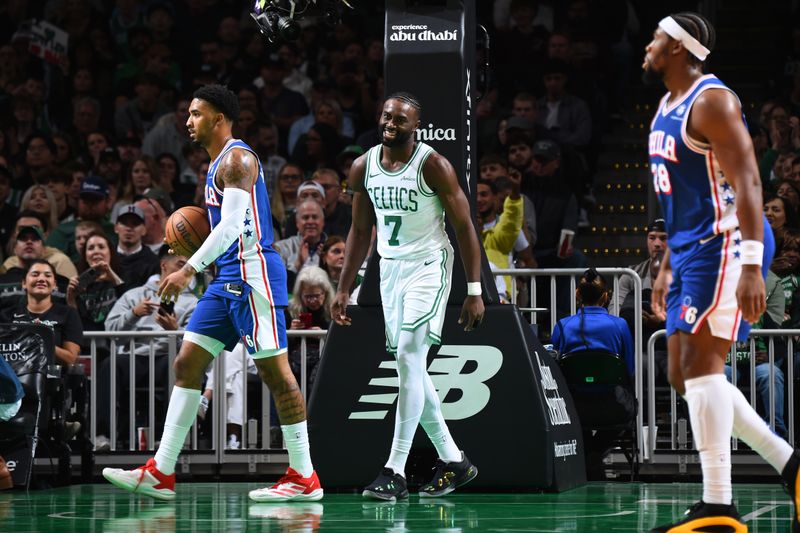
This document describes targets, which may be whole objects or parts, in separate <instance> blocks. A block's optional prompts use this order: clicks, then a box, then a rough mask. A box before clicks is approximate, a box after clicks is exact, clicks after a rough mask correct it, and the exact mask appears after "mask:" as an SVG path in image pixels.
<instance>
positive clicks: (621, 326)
mask: <svg viewBox="0 0 800 533" xmlns="http://www.w3.org/2000/svg"><path fill="white" fill-rule="evenodd" d="M575 293H576V297H577V300H578V312H577V313H576V314H575V315H573V316H568V317H566V318H562V319H561V320H559V321H558V322H556V325H555V327H554V328H553V335H552V343H553V348H554V349H556V350H557V351H558V353H560V354H562V355H563V354H566V353H570V352H579V351H582V350H604V351H607V352H612V353H615V354H617V355H619V356H620V357H622V359H623V360H624V361H625V365H626V366H627V368H628V374H630V375H631V376H633V371H634V364H635V356H634V352H633V338H632V337H631V332H630V330H629V329H628V324H627V323H626V322H625V320H623V319H621V318H619V317H617V316H613V315H609V314H608V309H606V307H605V306H606V305H607V304H608V290H607V289H606V280H605V279H604V278H603V276H601V275H600V274H598V273H597V271H596V270H595V269H594V268H590V269H588V270H587V271H586V272H584V273H583V277H581V281H580V283H579V284H578V288H577V290H576V291H575Z"/></svg>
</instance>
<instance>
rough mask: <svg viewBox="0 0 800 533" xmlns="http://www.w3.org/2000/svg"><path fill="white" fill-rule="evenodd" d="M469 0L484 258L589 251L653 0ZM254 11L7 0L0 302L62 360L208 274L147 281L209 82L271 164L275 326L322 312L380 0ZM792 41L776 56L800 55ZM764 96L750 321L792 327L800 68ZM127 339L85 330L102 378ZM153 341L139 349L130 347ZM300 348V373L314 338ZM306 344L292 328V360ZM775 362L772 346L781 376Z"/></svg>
mask: <svg viewBox="0 0 800 533" xmlns="http://www.w3.org/2000/svg"><path fill="white" fill-rule="evenodd" d="M477 4H478V6H477V9H478V18H479V19H480V20H481V21H482V22H483V24H484V25H486V26H487V27H488V28H489V29H490V33H491V34H492V40H493V42H494V43H495V49H494V52H493V57H492V62H493V69H494V82H493V84H492V85H491V86H490V89H489V91H488V93H487V94H486V95H484V97H483V99H481V100H480V101H479V102H478V103H477V107H476V112H477V129H478V139H479V142H478V149H479V150H478V151H479V169H480V179H479V181H478V187H477V220H476V224H477V227H478V228H479V229H480V233H481V236H482V238H483V243H484V246H485V249H486V254H487V257H488V258H489V261H490V263H491V266H492V268H494V269H502V268H509V267H512V268H513V267H515V266H517V267H524V268H532V267H537V266H539V267H545V268H569V267H585V266H588V263H589V261H588V260H587V258H586V257H585V256H584V255H583V254H582V253H581V251H580V250H579V249H578V247H571V248H569V249H568V250H566V252H565V253H561V252H560V251H559V250H557V248H558V244H559V239H560V236H561V234H562V231H563V230H569V231H573V232H576V231H578V230H579V229H580V228H581V227H584V226H586V224H587V214H588V213H590V212H591V208H592V205H593V201H594V199H593V196H592V193H591V187H592V179H593V175H594V173H595V172H596V169H597V165H598V155H599V153H600V149H601V141H602V136H603V134H604V133H605V132H606V131H608V130H609V128H610V127H611V125H612V124H613V121H614V120H616V119H618V118H619V115H620V113H621V112H622V111H623V110H624V109H625V106H626V105H628V104H629V102H626V97H627V95H628V92H627V91H628V90H629V87H630V86H631V80H632V77H633V76H635V75H636V72H637V68H638V63H637V58H638V57H639V56H640V55H641V54H640V51H641V50H642V49H643V45H644V43H645V42H646V41H647V40H648V39H649V33H648V32H649V29H647V28H650V27H654V24H651V22H654V21H656V20H657V19H658V16H659V15H663V13H661V8H657V7H654V6H651V7H646V6H637V7H636V9H634V7H633V6H632V4H631V3H630V2H625V1H622V0H620V1H613V2H597V1H593V0H569V1H567V2H555V1H541V2H540V1H536V0H495V1H494V2H477ZM250 7H251V4H250V3H247V2H241V1H239V0H116V1H110V0H109V1H102V0H69V1H66V0H47V1H43V2H25V1H9V2H6V3H5V4H3V5H2V6H0V27H2V31H0V254H2V256H3V258H4V262H3V263H2V267H0V309H3V310H4V313H5V314H4V315H3V319H4V320H8V321H14V320H21V319H22V317H21V315H22V314H25V315H26V316H25V317H24V318H25V319H36V320H40V321H45V320H48V321H51V322H53V323H54V325H55V329H56V331H57V335H56V344H57V346H58V348H57V349H56V359H57V361H58V362H59V363H61V364H70V363H74V362H75V361H76V360H77V358H78V355H79V354H84V355H85V354H88V353H89V348H90V346H89V342H88V341H87V339H86V338H85V337H84V335H83V333H84V332H88V331H130V330H134V331H159V330H164V331H167V330H177V329H181V328H183V327H184V326H185V325H186V323H187V321H188V318H189V316H190V315H191V312H192V309H193V302H195V301H196V299H197V298H198V297H199V296H200V295H201V294H202V291H203V288H204V286H205V283H206V280H205V279H203V277H202V276H199V277H198V280H197V283H195V284H193V285H192V286H191V287H190V290H187V291H186V293H185V294H183V295H181V297H180V298H179V299H178V302H177V304H176V306H175V308H174V309H164V308H163V307H161V306H160V305H159V302H158V299H157V297H156V296H155V289H156V287H157V285H158V280H159V278H160V276H163V275H165V274H168V273H170V272H172V271H174V270H175V269H176V268H180V266H181V265H182V264H183V262H185V260H186V258H185V257H182V256H175V255H170V254H169V253H167V251H166V249H165V248H164V247H163V240H164V234H165V229H164V228H165V222H166V220H167V218H168V217H169V215H170V214H171V213H172V212H174V210H175V209H177V208H179V207H183V206H188V205H198V206H203V205H204V201H205V194H204V186H205V182H206V181H205V180H206V172H207V170H208V166H209V158H208V154H207V153H206V151H205V150H204V149H202V148H200V147H198V146H194V145H192V144H191V143H190V141H189V137H188V134H187V130H186V127H185V122H186V118H187V116H188V107H189V103H190V101H191V95H192V93H193V91H194V89H196V88H197V87H199V86H201V85H203V84H209V83H221V84H225V85H227V86H228V87H229V88H231V89H232V90H233V91H234V92H236V94H237V95H238V97H239V103H240V106H241V113H240V116H239V120H238V122H237V123H236V125H235V128H234V133H235V135H236V137H238V138H241V139H243V140H245V141H246V142H247V143H248V144H249V145H250V146H252V147H253V149H254V150H255V152H256V153H257V154H258V156H259V159H260V161H261V164H262V166H263V169H264V177H265V180H266V183H267V188H268V191H269V195H270V203H271V209H272V215H273V220H272V224H273V230H274V238H275V248H276V249H277V250H278V252H279V253H280V255H281V257H282V258H283V260H284V263H285V265H286V268H287V271H288V273H289V281H288V288H289V292H290V293H291V294H292V299H291V304H290V305H289V307H288V309H287V310H286V312H287V315H288V316H287V324H290V325H291V326H290V327H291V328H317V327H318V328H322V329H325V328H327V326H328V324H329V322H330V316H329V306H330V303H331V300H332V296H333V292H334V291H335V289H336V287H337V285H338V279H339V275H340V273H341V269H342V262H343V257H344V252H345V239H346V237H347V233H348V230H349V226H350V223H351V212H350V204H351V200H352V197H351V195H350V194H349V193H348V191H347V188H346V183H345V181H344V180H345V178H346V176H347V173H348V171H349V168H350V165H351V164H352V162H353V160H354V159H356V158H357V157H359V156H360V155H362V154H363V153H364V152H365V151H366V150H368V149H369V148H370V147H371V146H373V145H374V144H376V143H377V142H378V132H377V127H376V120H375V117H376V113H377V112H378V110H379V109H380V106H381V105H382V98H383V95H384V79H383V59H384V49H383V42H384V41H383V34H382V28H383V6H382V2H358V8H357V9H356V10H354V11H352V12H350V11H348V12H346V13H345V16H344V18H343V20H341V21H340V23H339V24H337V25H335V26H326V25H325V24H324V23H322V22H321V21H315V20H311V19H309V20H308V21H307V23H305V24H304V27H303V31H302V33H301V36H300V38H299V40H298V41H297V42H293V43H283V44H279V45H270V44H269V43H268V42H267V41H266V40H265V39H264V38H263V36H262V35H260V33H259V32H258V30H257V28H256V26H255V25H254V24H253V23H252V21H251V20H250V18H249V10H250ZM33 19H38V20H46V21H49V22H51V23H52V24H54V25H56V26H57V27H59V28H62V29H63V30H65V31H66V32H67V33H68V34H69V47H68V53H67V54H66V55H64V56H63V57H60V58H58V59H57V61H54V62H45V61H43V60H42V59H41V58H39V57H37V56H35V55H34V54H32V53H30V52H29V51H28V44H29V40H30V38H31V28H30V21H31V20H33ZM795 32H797V30H795ZM795 41H797V39H795ZM795 57H797V53H796V52H795V55H789V56H788V59H787V64H786V66H787V68H789V67H790V66H794V67H795V70H797V69H796V66H797V61H798V60H797V59H794V58H795ZM775 91H776V92H775V93H774V94H772V95H765V96H766V97H774V98H771V99H768V98H765V102H764V103H763V105H762V106H761V108H760V109H759V113H758V115H757V116H755V117H748V121H749V125H750V129H751V131H752V133H753V139H754V144H755V147H756V157H757V158H758V161H759V166H760V170H761V177H762V180H763V184H764V190H765V200H764V202H765V203H764V208H765V212H766V214H767V217H768V220H769V223H770V226H771V228H772V230H773V231H774V233H775V236H776V240H777V242H778V243H779V248H778V253H777V254H776V257H775V261H774V263H773V265H772V267H771V271H772V273H773V274H774V276H773V278H772V283H771V284H770V287H771V291H772V292H771V294H773V295H774V297H773V298H771V299H770V302H771V303H770V309H769V311H768V313H767V314H766V315H765V317H764V318H763V324H762V325H761V326H762V327H798V325H800V292H798V288H800V218H798V209H800V118H799V117H800V104H798V102H800V96H798V94H800V77H797V76H795V77H794V78H793V79H792V80H791V82H790V83H789V86H783V85H778V86H776V89H775ZM424 105H425V102H423V106H424ZM432 105H435V103H433V104H432ZM423 113H424V110H423ZM645 156H646V154H644V153H642V154H641V157H645ZM648 229H649V233H648V237H647V239H648V241H647V249H648V257H647V258H646V259H645V260H644V262H642V263H641V264H638V265H636V266H635V269H636V271H637V272H638V273H639V274H640V276H641V277H642V279H643V280H644V285H643V288H644V290H645V291H648V290H649V289H650V285H651V282H652V279H653V277H654V275H655V272H656V270H655V268H657V265H658V264H659V261H660V255H659V254H660V253H663V250H664V247H665V245H666V241H665V233H664V228H663V223H661V225H659V223H658V221H655V222H653V223H652V224H651V225H650V226H649V228H648ZM619 266H626V265H619ZM654 267H655V268H654ZM563 281H564V282H566V280H563ZM559 283H561V282H559ZM496 284H497V287H498V292H499V294H500V297H501V300H503V301H505V302H508V301H511V299H512V296H513V295H512V294H511V284H510V280H509V279H508V278H507V277H503V276H498V277H497V278H496ZM631 290H632V285H631V284H630V283H627V282H623V283H622V284H621V285H620V292H618V293H617V294H615V295H608V296H606V297H605V298H604V299H603V298H598V299H597V300H596V301H592V302H586V305H587V306H590V308H589V307H587V309H585V310H584V311H582V312H583V313H585V314H586V315H587V316H588V314H592V313H598V314H601V312H600V311H597V310H595V308H598V309H600V308H603V306H604V305H606V301H607V300H608V299H609V298H610V299H615V300H616V308H617V309H620V310H621V314H622V316H623V318H625V319H626V320H627V321H628V322H629V323H631V324H632V321H633V318H632V313H634V312H635V311H634V309H633V304H632V301H631V300H632V298H631V297H629V296H631V295H630V294H629V293H630V291H631ZM540 294H544V292H542V291H540ZM780 296H782V298H781V297H780ZM573 297H574V296H573V295H572V294H570V293H569V291H568V290H564V287H563V286H559V291H558V298H559V303H558V308H559V309H568V308H569V303H568V301H569V300H570V299H572V298H573ZM647 300H648V299H647V294H645V295H643V301H645V302H646V301H647ZM565 301H566V302H567V303H565ZM773 304H774V305H773ZM14 313H17V314H14ZM642 313H643V323H644V325H645V328H646V331H655V330H656V329H660V327H661V325H660V324H658V322H657V320H656V319H655V317H654V316H653V315H651V314H650V311H649V308H645V309H643V310H642ZM565 331H566V330H565ZM564 335H565V332H562V333H561V337H562V339H561V340H562V341H563V340H565V339H563V336H564ZM555 338H557V337H556V336H554V340H555ZM574 340H575V339H572V341H574ZM589 342H591V341H589ZM626 342H627V341H626ZM123 344H125V343H121V344H119V345H118V346H117V347H116V351H115V353H111V345H110V344H109V343H107V342H104V341H102V340H98V341H97V354H98V360H97V361H96V363H95V364H96V365H97V367H96V369H97V371H98V372H99V373H100V374H99V375H100V376H103V377H102V378H101V380H100V381H99V383H100V384H103V387H100V388H98V392H99V394H106V395H107V394H108V384H109V382H110V372H111V365H110V360H111V358H112V357H113V358H115V360H116V366H115V368H116V372H117V379H118V380H119V382H120V383H127V382H128V381H129V380H131V379H132V378H133V377H134V376H129V375H128V373H129V372H130V367H129V365H128V363H127V361H128V360H129V359H128V358H129V357H130V356H131V355H132V354H131V353H130V350H129V348H128V346H123ZM312 344H313V341H309V346H311V345H312ZM762 347H763V346H762ZM150 349H151V347H150V345H149V344H143V345H141V347H137V348H135V350H134V354H133V355H136V356H138V355H146V354H149V353H150ZM153 349H154V350H155V353H156V354H157V355H156V361H157V365H156V366H157V368H162V366H161V365H163V366H164V368H165V365H166V348H165V344H164V343H163V342H160V341H159V342H156V343H155V345H154V347H153ZM625 349H626V350H628V348H627V347H626V348H625ZM742 353H744V352H742ZM748 353H749V352H748ZM764 353H765V352H764V351H763V350H761V351H759V352H758V354H759V355H758V357H759V364H760V365H761V364H766V363H765V362H764V357H763V354H764ZM309 354H310V359H309V364H308V366H307V371H308V372H309V376H308V377H309V379H310V380H313V377H314V373H315V368H316V359H315V357H316V358H318V356H319V350H318V348H317V349H316V352H315V351H314V349H313V346H312V349H311V351H310V352H309ZM626 354H627V352H626ZM298 357H299V355H298V349H297V345H296V344H292V345H291V346H290V359H291V361H292V368H293V370H294V371H295V373H296V374H298V375H299V372H300V370H299V368H300V367H299V363H298ZM626 357H627V355H626ZM138 359H139V358H138V357H137V360H138ZM786 364H787V363H786V361H782V360H780V361H779V360H777V358H776V361H775V365H774V366H775V370H776V374H780V375H781V380H782V379H783V374H782V372H783V369H785V365H786ZM758 368H760V367H757V380H761V381H759V384H761V383H762V381H763V379H762V378H763V376H764V373H763V371H759V370H758ZM135 371H136V376H135V380H133V381H135V382H136V383H145V382H146V371H147V367H146V365H145V364H141V365H139V364H137V365H136V366H135ZM743 373H745V372H744V369H743V372H740V374H739V375H740V376H741V375H742V374H743ZM662 374H663V373H662ZM158 375H159V376H165V375H166V371H161V370H159V371H158ZM745 375H746V374H745ZM159 379H160V378H159ZM776 381H777V380H776ZM159 386H161V388H162V390H163V383H159ZM759 387H761V385H759ZM759 390H762V388H760V389H759ZM209 397H210V395H209ZM119 400H120V401H119V402H118V404H117V405H116V406H114V405H111V404H110V403H108V402H99V403H98V405H101V406H103V408H102V409H100V410H99V411H98V433H99V434H101V435H103V437H104V438H106V439H107V438H108V436H109V432H110V431H111V429H110V428H109V427H108V421H109V411H110V409H113V408H117V409H118V410H119V412H120V413H124V414H125V416H127V412H128V410H127V406H126V404H125V403H124V402H126V401H127V395H125V394H122V395H119ZM157 400H158V405H159V406H163V405H165V404H166V402H163V398H157ZM781 407H782V401H781ZM123 423H127V422H126V421H124V420H123ZM156 426H158V424H156ZM778 429H779V431H785V428H783V427H782V426H781V427H779V428H778ZM98 445H99V446H100V447H101V448H102V447H104V446H105V442H99V443H98Z"/></svg>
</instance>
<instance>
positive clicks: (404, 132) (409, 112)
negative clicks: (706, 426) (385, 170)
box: [378, 98, 419, 148]
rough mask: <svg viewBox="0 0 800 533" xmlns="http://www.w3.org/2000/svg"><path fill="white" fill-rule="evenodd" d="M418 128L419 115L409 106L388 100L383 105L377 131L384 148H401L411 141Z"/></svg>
mask: <svg viewBox="0 0 800 533" xmlns="http://www.w3.org/2000/svg"><path fill="white" fill-rule="evenodd" d="M418 126H419V113H417V110H416V109H415V108H414V106H412V105H411V104H408V103H406V102H403V101H402V100H397V99H395V98H390V99H388V100H386V103H384V104H383V111H382V112H381V118H380V120H379V121H378V129H379V131H380V132H381V142H382V143H383V145H384V146H388V147H390V148H391V147H393V146H401V145H403V144H405V143H407V142H408V141H409V139H411V136H412V135H413V134H414V130H415V129H417V127H418Z"/></svg>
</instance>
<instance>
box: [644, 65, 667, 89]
mask: <svg viewBox="0 0 800 533" xmlns="http://www.w3.org/2000/svg"><path fill="white" fill-rule="evenodd" d="M642 81H643V82H644V84H645V85H651V86H652V85H660V84H662V83H664V73H663V72H658V71H656V70H655V69H654V68H653V67H652V66H651V65H650V64H648V65H647V66H646V67H645V68H644V70H643V71H642Z"/></svg>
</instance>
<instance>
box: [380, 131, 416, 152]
mask: <svg viewBox="0 0 800 533" xmlns="http://www.w3.org/2000/svg"><path fill="white" fill-rule="evenodd" d="M385 130H386V127H385V126H384V127H382V128H378V139H379V140H380V142H381V144H383V145H384V146H386V147H387V148H394V147H395V146H402V145H404V144H406V143H407V142H408V140H409V139H410V138H411V134H412V132H410V131H406V132H401V131H397V130H395V134H394V139H390V140H386V139H384V138H383V132H384V131H385Z"/></svg>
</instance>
